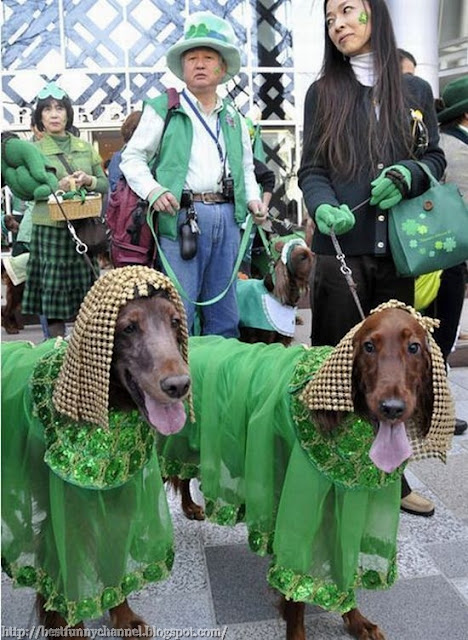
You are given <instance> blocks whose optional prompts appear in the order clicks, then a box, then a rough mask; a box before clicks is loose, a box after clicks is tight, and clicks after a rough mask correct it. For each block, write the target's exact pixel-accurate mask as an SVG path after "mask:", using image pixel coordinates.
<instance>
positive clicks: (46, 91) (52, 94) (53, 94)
mask: <svg viewBox="0 0 468 640" xmlns="http://www.w3.org/2000/svg"><path fill="white" fill-rule="evenodd" d="M37 97H38V99H39V100H45V99H46V98H55V100H63V98H66V97H67V94H66V92H65V91H64V90H63V89H61V88H60V87H58V86H57V85H56V84H54V83H53V82H51V83H50V84H48V85H46V86H45V87H44V88H43V89H41V90H40V91H39V93H38V94H37Z"/></svg>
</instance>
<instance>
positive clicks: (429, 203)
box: [388, 162, 468, 277]
mask: <svg viewBox="0 0 468 640" xmlns="http://www.w3.org/2000/svg"><path fill="white" fill-rule="evenodd" d="M418 165H419V166H420V167H421V168H422V169H423V170H424V171H425V172H426V174H427V175H428V177H429V180H430V181H431V186H430V188H429V189H428V190H427V191H425V192H424V193H423V194H422V195H420V196H416V197H415V198H409V199H406V200H402V201H401V202H399V203H398V204H397V205H396V206H395V207H392V209H391V210H390V215H389V220H388V237H389V242H390V249H391V252H392V256H393V260H394V262H395V266H396V270H397V272H398V273H399V275H401V276H414V277H415V276H419V275H421V274H423V273H430V272H431V271H437V270H438V269H447V268H448V267H453V266H455V265H456V264H460V262H463V261H464V260H466V259H467V258H468V205H467V204H466V202H465V201H464V200H463V197H462V195H461V193H460V191H459V190H458V187H457V186H456V185H455V184H453V183H440V182H438V181H437V180H436V179H435V178H434V176H433V175H432V173H431V172H430V171H429V169H428V168H427V166H426V165H425V164H423V163H422V162H418Z"/></svg>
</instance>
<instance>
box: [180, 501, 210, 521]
mask: <svg viewBox="0 0 468 640" xmlns="http://www.w3.org/2000/svg"><path fill="white" fill-rule="evenodd" d="M182 510H183V512H184V515H185V517H186V518H188V519H189V520H200V521H201V520H204V519H205V512H204V510H203V509H202V507H200V505H198V504H195V502H192V504H190V505H182Z"/></svg>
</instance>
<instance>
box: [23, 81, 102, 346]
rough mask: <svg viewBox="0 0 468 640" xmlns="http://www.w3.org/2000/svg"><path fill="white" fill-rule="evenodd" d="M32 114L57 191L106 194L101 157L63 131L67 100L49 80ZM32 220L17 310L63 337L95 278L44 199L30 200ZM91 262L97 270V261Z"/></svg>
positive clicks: (69, 112)
mask: <svg viewBox="0 0 468 640" xmlns="http://www.w3.org/2000/svg"><path fill="white" fill-rule="evenodd" d="M34 118H35V124H36V126H37V128H38V129H39V131H43V132H44V136H43V137H42V138H41V139H40V140H38V141H37V142H35V145H36V146H37V148H38V149H39V150H40V152H41V153H42V154H43V155H44V156H45V158H46V162H47V165H48V166H49V167H51V168H53V169H54V170H55V173H56V176H57V179H58V187H59V189H60V190H62V191H65V192H68V191H73V190H74V189H80V188H83V189H85V190H86V191H87V192H88V191H93V192H97V193H100V194H102V195H105V194H106V193H107V190H108V187H109V183H108V180H107V177H106V174H105V173H104V169H103V167H102V160H101V158H100V156H99V154H98V153H97V151H96V150H95V149H94V147H93V146H92V145H91V144H90V143H89V142H86V141H84V140H81V139H80V138H77V137H75V136H74V135H72V134H71V133H70V132H69V131H68V129H70V127H71V126H72V124H73V108H72V104H71V101H70V98H69V97H68V95H67V94H66V93H65V91H63V89H61V88H60V87H58V86H57V85H56V84H55V83H54V82H50V83H49V84H48V85H47V86H46V87H44V89H42V90H41V91H40V92H39V94H38V96H37V103H36V106H35V111H34ZM32 221H33V229H32V235H31V246H30V254H31V255H30V260H29V263H28V269H27V279H26V287H25V291H24V296H23V304H22V311H23V313H31V314H38V315H44V316H46V317H47V320H48V326H49V334H50V336H51V337H55V336H58V335H61V336H63V335H65V322H66V321H70V320H73V319H74V318H75V316H76V314H77V312H78V309H79V307H80V304H81V302H82V301H83V298H84V297H85V295H86V293H87V292H88V290H89V289H90V288H91V286H92V284H93V282H94V281H95V279H96V276H95V275H94V273H93V271H92V270H91V269H90V267H89V265H88V263H87V262H86V261H85V259H84V258H83V256H81V255H79V254H78V253H77V252H76V249H75V243H74V242H73V239H72V237H71V235H70V233H69V231H68V229H67V226H66V222H65V221H55V220H52V218H51V217H50V215H49V207H48V203H47V198H46V199H41V198H37V197H36V198H35V205H34V209H33V212H32ZM95 265H96V271H97V262H95Z"/></svg>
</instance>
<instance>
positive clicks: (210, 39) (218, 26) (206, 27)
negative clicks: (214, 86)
mask: <svg viewBox="0 0 468 640" xmlns="http://www.w3.org/2000/svg"><path fill="white" fill-rule="evenodd" d="M199 47H209V48H210V49H214V50H215V51H217V52H218V53H220V54H221V56H222V58H223V60H224V62H225V63H226V66H227V71H226V74H225V76H224V77H223V79H222V82H227V81H228V80H230V79H231V78H233V77H234V76H235V75H236V74H237V73H239V69H240V66H241V59H240V53H239V49H238V47H237V44H236V36H235V33H234V29H233V28H232V26H231V25H230V24H229V22H226V20H224V19H223V18H219V17H218V16H215V15H214V14H213V13H210V12H209V11H199V12H197V13H192V14H191V15H190V16H189V17H188V18H187V21H186V23H185V28H184V36H183V38H182V39H181V40H179V42H176V44H174V45H172V47H170V48H169V50H168V52H167V54H166V61H167V66H168V67H169V69H170V70H171V71H172V73H173V74H174V75H176V76H177V77H178V78H180V79H181V80H183V79H184V75H183V71H182V54H184V53H185V52H186V51H190V49H198V48H199Z"/></svg>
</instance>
